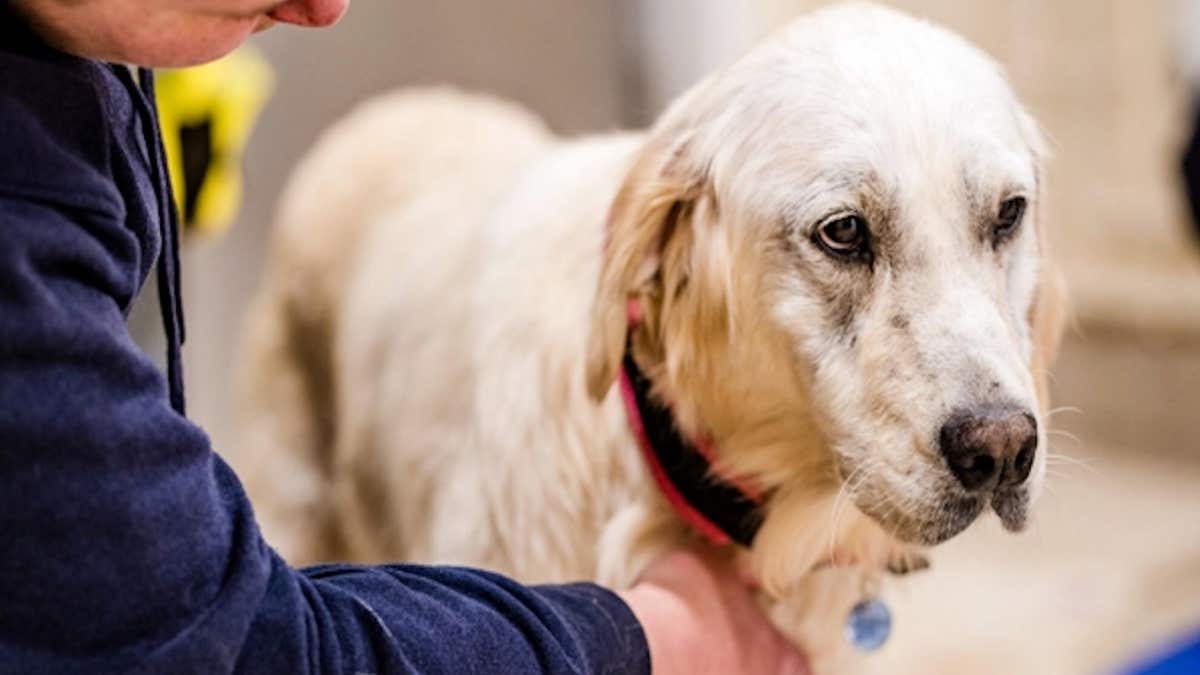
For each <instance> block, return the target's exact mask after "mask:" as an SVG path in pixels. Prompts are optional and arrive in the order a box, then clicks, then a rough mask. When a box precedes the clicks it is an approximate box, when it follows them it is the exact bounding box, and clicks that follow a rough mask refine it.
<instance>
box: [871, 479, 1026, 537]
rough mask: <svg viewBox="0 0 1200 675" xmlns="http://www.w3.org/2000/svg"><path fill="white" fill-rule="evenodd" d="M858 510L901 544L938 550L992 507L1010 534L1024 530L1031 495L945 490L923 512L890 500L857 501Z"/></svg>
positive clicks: (1012, 491) (1019, 490) (1008, 491)
mask: <svg viewBox="0 0 1200 675" xmlns="http://www.w3.org/2000/svg"><path fill="white" fill-rule="evenodd" d="M857 502H858V507H859V509H860V510H861V511H862V512H863V513H865V514H866V515H867V516H869V517H870V518H872V519H873V520H875V521H876V522H877V523H879V525H880V526H881V527H883V528H884V529H885V530H887V531H888V532H890V533H892V535H893V536H895V537H896V538H897V539H899V540H900V541H903V542H906V543H909V544H916V545H920V546H936V545H937V544H941V543H943V542H945V541H948V540H950V539H952V538H953V537H955V536H957V535H958V534H961V533H962V532H963V531H964V530H966V529H967V528H968V527H970V526H971V524H972V523H974V522H975V521H976V520H977V519H978V518H979V516H980V515H982V514H983V512H984V511H985V510H986V509H987V508H988V507H989V506H990V507H991V508H992V510H993V511H994V512H995V513H996V515H997V516H998V517H999V518H1000V522H1001V523H1002V524H1003V525H1004V528H1005V529H1006V530H1008V531H1010V532H1019V531H1021V530H1023V529H1025V526H1026V524H1027V523H1028V519H1029V491H1028V489H1026V487H1025V486H1023V485H1022V486H1019V487H1016V488H1013V489H1004V490H996V491H994V492H992V493H990V494H965V493H963V492H962V491H959V490H953V489H951V490H946V491H945V494H943V495H942V496H941V497H939V498H937V499H936V500H934V501H933V502H932V503H931V504H930V505H928V506H927V507H924V508H916V509H912V508H909V509H902V508H899V507H898V506H897V505H896V503H895V502H894V501H893V500H892V499H890V498H888V497H874V498H872V497H869V496H868V497H867V498H860V499H859V500H857Z"/></svg>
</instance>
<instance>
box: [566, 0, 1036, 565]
mask: <svg viewBox="0 0 1200 675" xmlns="http://www.w3.org/2000/svg"><path fill="white" fill-rule="evenodd" d="M1042 154H1043V150H1042V140H1041V138H1040V135H1039V133H1038V130H1037V128H1036V126H1035V124H1034V123H1033V122H1032V120H1031V119H1030V117H1029V116H1028V115H1027V114H1026V113H1025V112H1024V110H1023V109H1022V108H1021V106H1020V104H1019V103H1018V102H1017V100H1016V97H1015V96H1014V94H1013V92H1012V91H1011V89H1010V87H1009V86H1008V84H1007V82H1006V81H1005V79H1004V77H1003V75H1002V73H1001V72H1000V70H999V68H998V67H997V66H996V65H995V64H994V63H993V62H992V61H991V60H990V59H988V58H987V57H986V56H984V55H983V54H982V53H981V52H979V51H978V50H977V49H975V48H973V47H972V46H970V45H969V44H967V43H966V42H964V41H963V40H961V39H959V38H957V37H956V36H954V35H952V34H950V33H948V32H946V31H944V30H941V29H939V28H936V27H934V26H931V25H929V24H926V23H923V22H919V21H916V20H913V19H910V18H908V17H905V16H903V15H900V14H898V13H895V12H893V11H890V10H883V9H879V8H875V7H871V6H860V5H856V6H850V7H842V8H837V9H833V10H827V11H824V12H819V13H817V14H814V15H811V16H809V17H806V18H803V19H801V20H799V21H798V22H796V23H795V24H793V25H791V26H790V27H788V28H787V29H786V30H785V31H783V32H782V33H780V34H779V35H777V36H776V37H775V38H774V39H773V40H771V41H769V42H768V43H766V44H764V45H762V46H760V47H758V48H757V49H755V50H754V51H752V52H751V53H750V54H748V55H747V56H746V57H745V58H743V59H742V60H741V61H739V62H738V63H736V64H734V65H733V66H731V67H730V68H728V69H726V70H725V71H722V72H720V73H717V74H716V75H714V76H713V77H711V78H709V79H708V80H706V81H705V82H703V83H701V84H700V85H699V86H697V87H696V88H695V89H694V90H693V91H691V92H690V93H689V94H687V95H686V96H684V97H683V98H682V99H680V100H679V101H678V102H677V103H676V104H675V105H674V106H673V107H672V108H671V109H670V110H669V111H667V113H666V114H665V115H664V116H663V118H662V119H661V120H660V122H659V124H658V125H657V126H656V127H655V128H654V130H653V131H652V132H651V135H650V138H649V140H648V142H647V145H646V147H645V149H644V150H643V151H642V153H641V154H640V156H639V157H638V158H637V159H636V161H635V164H634V166H633V168H632V169H631V171H630V173H629V175H628V177H627V179H626V181H625V183H624V185H623V187H622V188H621V190H620V192H619V194H618V195H617V197H616V200H615V202H614V204H613V207H612V210H611V213H610V222H609V228H610V229H609V243H608V247H607V252H606V257H605V263H604V268H603V271H602V275H601V280H600V285H599V289H598V294H597V299H596V304H595V308H594V312H595V314H594V327H593V329H594V333H593V335H592V339H591V343H590V353H589V364H588V384H589V388H590V390H591V392H592V394H593V395H594V396H597V397H599V396H603V395H604V393H605V392H606V391H607V390H608V389H609V387H610V385H611V383H612V382H613V379H614V377H615V375H616V371H617V368H618V367H619V364H620V358H621V354H622V352H623V350H624V349H625V346H626V343H627V339H628V337H629V335H628V334H629V326H628V323H627V317H626V304H627V301H628V300H629V299H630V298H633V299H636V300H637V301H638V302H639V303H640V304H641V306H642V308H643V312H644V313H645V318H644V320H643V321H642V322H641V323H640V324H639V326H638V328H637V330H636V331H634V332H633V334H632V336H631V337H632V344H633V348H634V350H635V351H634V353H635V357H636V358H638V360H639V362H640V363H641V364H642V365H643V366H644V370H646V371H647V372H649V373H650V374H651V377H652V379H653V380H654V382H655V387H656V390H657V392H658V394H659V395H660V396H662V397H663V398H664V399H666V400H668V401H670V402H671V404H672V406H673V408H674V410H675V413H676V416H677V418H678V423H679V425H680V426H681V427H682V429H683V430H684V431H685V432H689V433H694V434H707V435H711V436H712V437H713V438H714V439H715V440H716V441H717V446H718V447H719V448H721V451H722V453H723V454H722V461H723V462H724V463H725V464H726V468H727V469H730V470H732V471H735V472H738V473H743V474H748V475H750V476H751V477H753V478H755V479H757V480H759V481H760V483H762V484H764V485H766V486H768V487H769V488H772V489H775V490H776V491H778V492H784V493H786V492H788V491H789V490H792V491H794V490H799V489H811V488H812V487H813V483H814V481H818V480H820V479H819V478H818V477H819V476H826V477H832V478H826V480H827V481H829V484H832V485H834V486H836V485H837V484H838V483H841V484H842V485H845V486H846V488H847V491H848V494H850V495H851V497H852V498H853V500H854V503H855V504H856V505H857V507H858V508H859V509H860V510H861V511H862V512H863V513H865V514H867V515H869V516H870V517H871V518H873V519H874V520H875V521H876V522H877V523H878V524H879V525H881V526H882V527H883V528H884V529H886V530H887V531H889V532H891V533H893V534H894V535H895V536H897V537H898V538H899V539H901V540H904V541H908V542H913V543H922V544H933V543H938V542H941V541H943V540H945V539H947V538H949V537H951V536H953V535H955V534H956V533H958V532H960V531H961V530H963V529H964V528H965V527H967V526H968V525H969V524H970V523H971V522H972V521H974V520H975V518H976V516H978V515H979V514H980V513H981V512H983V511H984V510H985V509H987V508H988V507H991V508H992V509H994V510H995V512H996V513H997V514H998V515H999V516H1000V518H1001V520H1002V521H1003V523H1004V524H1005V526H1007V527H1008V528H1009V529H1013V530H1017V529H1020V528H1022V527H1023V526H1024V524H1025V522H1026V519H1027V513H1028V509H1029V504H1030V502H1031V500H1032V499H1033V498H1034V497H1035V496H1036V493H1037V492H1038V487H1039V485H1040V481H1041V478H1042V475H1043V471H1044V466H1045V457H1046V451H1045V446H1046V442H1045V441H1046V424H1045V417H1044V414H1045V405H1046V391H1045V381H1044V378H1045V374H1046V372H1045V369H1046V366H1047V362H1048V360H1049V358H1050V356H1051V354H1052V353H1053V351H1054V349H1055V348H1056V342H1057V336H1058V330H1059V320H1058V316H1059V310H1058V304H1059V303H1058V301H1057V298H1058V293H1057V288H1058V286H1057V281H1056V277H1055V276H1054V275H1053V273H1052V272H1051V270H1050V269H1049V266H1048V259H1047V256H1046V251H1045V241H1044V237H1043V234H1042V228H1043V225H1042V223H1041V222H1040V218H1039V214H1040V211H1041V208H1040V206H1041V199H1042V194H1041V193H1042V183H1043V177H1042V169H1041V158H1042ZM768 517H769V515H768Z"/></svg>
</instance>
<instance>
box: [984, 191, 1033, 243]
mask: <svg viewBox="0 0 1200 675" xmlns="http://www.w3.org/2000/svg"><path fill="white" fill-rule="evenodd" d="M1024 215H1025V198H1024V197H1013V198H1011V199H1006V200H1004V202H1003V203H1002V204H1000V213H999V214H997V215H996V223H995V224H994V225H992V242H993V243H995V244H1000V243H1001V242H1003V241H1004V240H1005V239H1008V238H1009V237H1010V236H1012V234H1013V233H1014V232H1016V231H1017V227H1019V226H1020V225H1021V217H1022V216H1024Z"/></svg>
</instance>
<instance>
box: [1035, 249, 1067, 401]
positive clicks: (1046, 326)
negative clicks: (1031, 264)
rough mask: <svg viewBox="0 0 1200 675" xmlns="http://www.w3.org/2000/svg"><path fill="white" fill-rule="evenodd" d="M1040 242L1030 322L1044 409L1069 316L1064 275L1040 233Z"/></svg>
mask: <svg viewBox="0 0 1200 675" xmlns="http://www.w3.org/2000/svg"><path fill="white" fill-rule="evenodd" d="M1038 236H1039V238H1040V239H1041V240H1042V241H1041V246H1040V249H1041V270H1040V272H1039V274H1038V285H1037V290H1036V292H1035V295H1034V298H1033V306H1032V307H1030V310H1029V313H1030V317H1029V322H1030V325H1031V326H1032V330H1033V362H1032V364H1031V369H1032V371H1033V377H1034V382H1035V384H1036V385H1037V396H1038V402H1039V403H1040V404H1041V406H1042V407H1043V408H1047V407H1048V406H1049V401H1050V386H1049V376H1050V366H1051V364H1053V363H1054V357H1055V356H1057V355H1058V347H1059V344H1060V343H1061V342H1062V335H1063V326H1064V324H1065V323H1066V316H1067V292H1066V284H1065V283H1064V281H1063V278H1062V274H1061V273H1060V272H1059V270H1058V268H1057V267H1056V266H1055V265H1054V261H1053V259H1051V257H1050V252H1049V249H1048V247H1047V246H1046V245H1045V233H1044V232H1039V233H1038Z"/></svg>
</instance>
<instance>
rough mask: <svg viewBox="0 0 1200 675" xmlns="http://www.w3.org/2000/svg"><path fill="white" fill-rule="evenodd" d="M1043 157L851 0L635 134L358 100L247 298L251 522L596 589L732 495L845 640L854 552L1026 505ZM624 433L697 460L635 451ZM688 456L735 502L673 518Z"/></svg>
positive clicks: (955, 56) (783, 568) (931, 535)
mask: <svg viewBox="0 0 1200 675" xmlns="http://www.w3.org/2000/svg"><path fill="white" fill-rule="evenodd" d="M1045 154H1046V151H1045V144H1044V141H1043V140H1042V137H1041V134H1040V132H1039V130H1038V127H1037V125H1036V123H1035V122H1034V120H1033V119H1032V118H1031V117H1030V115H1029V114H1027V113H1026V111H1025V110H1024V109H1023V108H1022V106H1021V105H1020V103H1019V102H1018V100H1017V98H1016V96H1015V95H1014V93H1013V91H1012V90H1011V88H1010V86H1009V85H1008V83H1007V82H1006V80H1005V77H1004V75H1003V73H1002V72H1001V69H1000V68H999V67H998V66H997V65H996V64H995V63H994V62H993V61H992V60H990V59H989V58H988V57H987V56H985V55H984V54H983V53H981V52H980V51H979V50H977V49H976V48H974V47H972V46H971V45H969V44H968V43H967V42H965V41H964V40H962V39H961V38H959V37H957V36H955V35H953V34H951V33H950V32H948V31H946V30H944V29H941V28H939V27H936V26H934V25H931V24H929V23H926V22H923V21H919V20H915V19H913V18H910V17H907V16H905V15H903V14H900V13H898V12H896V11H893V10H889V9H884V8H880V7H876V6H872V5H861V4H856V5H847V6H838V7H834V8H829V9H825V10H821V11H818V12H815V13H812V14H810V15H807V16H804V17H801V18H800V19H797V20H796V21H795V22H794V23H792V24H790V25H788V26H786V27H785V28H784V29H782V30H781V31H779V32H778V33H776V34H775V35H773V36H772V37H770V38H769V39H768V40H766V41H765V42H764V43H762V44H760V45H759V46H757V47H755V48H754V49H753V50H751V51H750V52H749V53H748V54H746V55H745V56H744V57H743V58H742V59H740V60H739V61H737V62H735V63H734V64H732V65H730V66H728V67H727V68H725V69H723V70H721V71H719V72H717V73H715V74H713V75H711V76H710V77H708V78H707V79H705V80H703V81H702V82H700V83H699V84H697V85H696V86H695V87H693V88H692V89H691V90H690V91H689V92H687V93H686V94H685V95H683V96H682V97H680V98H679V99H678V100H676V101H675V102H674V104H673V105H671V106H670V107H669V109H668V110H667V111H666V112H665V113H664V114H663V115H662V116H661V118H660V119H659V120H658V122H657V123H656V124H655V125H654V126H653V127H652V128H651V129H650V130H648V131H646V132H640V133H616V134H608V135H601V136H595V137H588V138H582V139H576V140H565V139H560V138H557V137H555V136H554V135H553V134H551V133H550V132H549V131H548V130H547V129H546V127H545V126H544V125H543V123H542V122H541V121H540V120H538V119H537V118H536V117H535V116H533V115H532V114H530V113H528V112H525V111H523V110H521V109H520V108H518V107H516V106H514V105H511V104H508V103H504V102H501V101H498V100H495V99H492V98H489V97H485V96H480V95H470V94H464V93H459V92H456V91H454V90H449V89H434V90H419V91H402V92H399V93H395V94H391V95H386V96H384V97H382V98H380V99H377V100H375V101H373V102H369V103H367V104H365V105H364V106H363V107H361V108H360V109H359V110H357V111H356V112H354V113H352V114H351V115H350V116H349V117H348V118H346V119H345V120H343V121H341V122H340V123H338V124H337V125H336V126H334V127H333V128H332V129H331V130H330V131H328V132H327V133H326V134H325V136H324V137H323V138H322V139H321V140H320V142H319V143H318V144H317V146H316V148H315V149H314V150H313V152H312V153H311V154H310V155H309V156H308V157H307V158H306V159H305V160H304V162H303V163H302V164H301V166H300V167H299V168H298V170H297V171H296V174H295V176H294V178H293V180H292V181H291V183H290V185H289V187H288V189H287V190H286V191H285V193H284V196H283V198H282V202H281V207H280V212H279V219H278V223H277V227H276V230H275V232H274V235H273V236H274V239H273V243H272V249H271V253H270V258H269V263H268V268H267V272H266V274H265V280H264V284H263V288H262V290H261V291H260V293H259V296H258V297H257V299H256V301H255V303H254V306H253V309H252V311H251V312H250V314H249V326H248V330H247V335H246V339H245V345H244V352H243V354H244V358H243V360H242V366H241V368H240V371H241V372H242V373H243V381H242V383H241V385H240V388H241V391H242V396H241V401H242V403H241V405H240V409H241V411H242V413H243V419H242V422H241V429H242V436H241V438H242V441H241V445H242V454H241V455H240V463H241V465H242V467H241V468H242V472H243V474H244V476H245V477H246V481H247V489H248V491H249V493H250V494H251V497H252V499H253V501H254V504H255V507H256V510H257V512H258V515H259V517H260V520H261V522H262V524H263V528H264V531H265V532H266V534H267V536H268V539H269V540H270V541H272V542H273V544H274V545H275V546H276V547H277V548H278V549H279V550H280V551H281V552H282V553H283V554H284V555H285V557H287V558H288V559H289V560H290V561H292V562H294V563H307V562H315V561H318V560H327V559H349V560H357V561H363V562H374V561H394V560H409V561H429V562H438V563H456V564H467V565H475V566H483V567H488V568H491V569H495V570H498V571H501V572H503V573H507V574H509V575H513V576H515V577H517V578H519V579H522V580H525V581H530V582H533V581H536V582H561V581H568V580H577V579H592V580H596V581H599V582H601V583H604V584H607V585H610V586H614V587H624V586H628V585H630V584H632V583H633V582H635V580H636V579H637V577H638V575H639V572H640V571H641V570H642V569H644V567H645V566H646V565H647V564H648V563H649V562H650V561H651V560H652V559H654V558H655V557H656V556H658V555H659V554H661V553H662V552H664V551H666V550H668V549H670V548H672V547H674V546H678V545H684V544H687V543H688V542H692V541H694V540H695V539H696V538H697V536H698V535H697V532H698V531H701V532H702V531H703V530H704V526H705V525H708V526H712V525H713V522H712V521H713V520H714V518H718V517H720V516H721V510H722V508H724V507H726V506H728V507H729V508H741V509H742V510H743V511H744V513H742V514H740V515H739V518H749V519H750V520H749V521H747V520H742V521H739V522H737V523H734V525H735V527H732V528H730V527H725V528H722V527H720V526H717V527H715V528H712V527H710V530H713V532H708V534H709V535H711V536H710V537H709V538H710V539H714V540H716V541H720V543H724V542H723V541H721V537H722V535H723V534H730V531H731V530H734V531H733V532H732V534H731V536H729V537H726V538H725V540H729V539H731V538H732V539H733V540H734V542H735V543H732V544H731V545H732V546H733V547H734V548H737V549H739V555H740V556H741V557H742V558H743V561H744V564H747V565H749V566H750V567H751V568H752V570H753V572H754V574H755V575H756V576H757V578H758V580H759V581H760V583H761V587H762V593H763V596H764V603H765V604H766V606H767V607H768V608H769V611H770V613H771V616H772V618H773V619H774V620H775V622H776V623H777V625H779V626H780V628H781V629H782V630H784V631H785V632H786V633H787V634H788V635H789V636H791V637H792V638H793V639H795V640H796V641H797V642H798V643H799V644H801V645H803V647H804V648H805V649H806V650H807V651H808V653H809V655H810V658H811V659H812V660H813V662H814V664H815V665H816V670H817V672H832V671H836V670H839V669H846V668H852V666H853V659H854V658H857V657H856V656H854V655H853V650H849V649H847V648H846V647H845V643H844V640H843V638H842V633H843V630H844V624H845V617H846V616H847V612H849V611H850V608H851V607H852V606H853V605H855V603H857V602H860V601H861V600H862V599H863V598H865V597H874V596H876V595H878V594H880V593H883V592H884V590H883V588H882V587H883V586H886V585H887V577H888V576H889V575H888V574H887V571H889V570H890V571H892V572H906V571H909V570H911V569H914V568H918V567H921V566H922V560H923V555H924V553H923V552H924V551H925V549H926V548H927V547H930V546H933V545H936V544H938V543H940V542H943V541H945V540H947V539H949V538H951V537H953V536H955V535H956V534H958V533H959V532H961V531H963V530H964V529H965V528H967V527H968V526H969V525H970V524H971V523H972V522H974V521H975V520H976V519H977V518H978V517H979V516H980V515H981V514H983V513H984V512H993V513H995V514H996V515H997V516H998V517H999V518H1000V520H1001V521H1002V523H1003V525H1004V526H1005V527H1006V528H1007V529H1009V530H1012V531H1019V530H1021V529H1023V528H1024V527H1025V526H1026V524H1027V522H1028V521H1029V519H1030V517H1031V509H1032V506H1033V504H1034V502H1035V501H1036V498H1037V496H1038V494H1039V492H1040V489H1041V485H1042V482H1043V476H1044V472H1045V464H1046V454H1047V434H1046V414H1047V410H1048V408H1047V406H1048V394H1047V385H1046V377H1047V368H1048V367H1049V365H1050V362H1051V359H1052V357H1053V355H1054V353H1055V351H1056V349H1057V343H1058V339H1059V334H1060V331H1061V323H1062V314H1063V297H1062V289H1061V283H1060V281H1059V280H1058V276H1057V274H1056V272H1055V270H1054V268H1053V266H1052V261H1051V258H1050V254H1049V252H1048V250H1047V241H1046V235H1045V229H1046V224H1045V223H1043V222H1042V217H1041V205H1042V202H1043V191H1044V183H1045V177H1044V169H1043V164H1044V158H1045ZM643 414H649V415H653V416H658V417H662V416H663V415H665V416H666V418H667V422H666V423H665V424H664V423H662V422H661V420H660V421H659V422H658V423H657V426H656V428H655V429H651V430H649V432H653V433H649V432H648V431H647V429H646V428H644V425H646V424H648V422H647V421H646V419H644V418H642V417H640V415H643ZM655 434H657V435H658V436H663V435H664V434H665V436H668V437H671V442H672V443H675V444H676V445H677V446H678V447H679V448H682V450H680V452H681V453H682V455H685V456H686V457H687V458H691V459H694V458H695V457H697V456H700V455H701V454H703V461H702V462H701V464H700V467H701V468H700V471H701V473H702V474H704V475H703V476H702V477H701V479H700V480H699V481H697V480H696V479H695V476H693V478H692V483H693V484H692V485H685V486H678V485H674V484H673V483H672V481H673V480H676V478H673V477H671V476H666V477H664V476H663V475H662V474H663V473H664V471H663V469H664V468H666V469H668V470H669V469H670V468H671V467H669V466H665V465H664V464H663V463H661V462H660V463H658V464H656V463H655V458H654V452H655V451H656V448H655V447H652V446H653V445H654V443H655V441H654V440H653V439H649V438H648V436H650V435H655ZM701 450H703V453H701V452H700V451H701ZM668 473H669V471H668ZM697 483H698V484H697ZM714 485H715V486H717V487H719V488H722V489H725V490H726V492H729V491H730V490H732V491H733V494H734V497H733V498H730V499H725V501H723V502H722V501H721V499H724V498H723V497H721V498H718V499H717V500H716V505H715V507H713V505H712V504H709V505H707V508H708V509H709V511H711V513H707V514H706V513H700V515H699V516H697V517H696V518H691V519H689V517H688V514H687V513H686V512H687V510H688V509H689V508H691V507H696V508H694V509H693V510H697V509H698V510H700V511H704V508H702V507H697V506H696V505H695V504H692V503H689V501H688V500H689V498H688V497H687V496H686V495H683V496H681V495H680V494H673V492H672V490H673V487H681V491H682V492H686V491H687V489H689V488H690V489H693V490H700V491H704V490H709V489H711V488H713V486H714ZM676 492H680V491H676ZM739 505H740V506H739ZM747 505H749V506H748V508H747ZM692 515H695V514H692ZM706 515H707V516H712V517H709V518H707V519H706ZM747 522H748V523H749V526H748V533H747V531H743V532H739V531H736V530H737V529H738V528H739V527H741V526H742V525H745V524H746V523H747ZM739 534H741V535H744V537H739V536H737V535H739ZM737 542H740V543H737Z"/></svg>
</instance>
